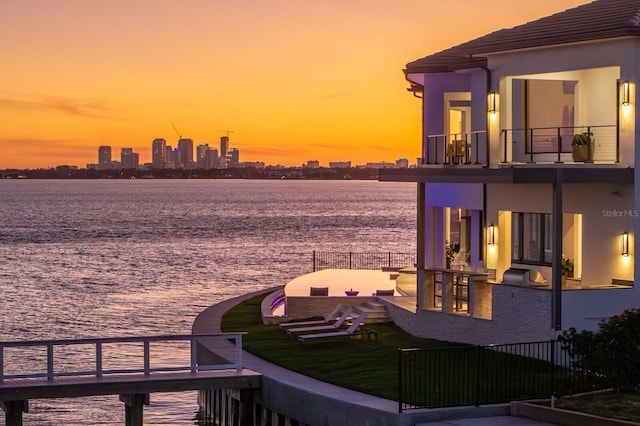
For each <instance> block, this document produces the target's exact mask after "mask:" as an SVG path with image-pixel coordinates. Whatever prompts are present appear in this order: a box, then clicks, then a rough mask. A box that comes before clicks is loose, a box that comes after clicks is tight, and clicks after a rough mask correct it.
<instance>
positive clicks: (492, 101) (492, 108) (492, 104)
mask: <svg viewBox="0 0 640 426" xmlns="http://www.w3.org/2000/svg"><path fill="white" fill-rule="evenodd" d="M497 97H498V94H497V93H496V92H490V93H489V97H488V98H487V111H488V112H489V113H490V114H495V113H496V111H497V108H496V104H497V102H498V100H497Z"/></svg>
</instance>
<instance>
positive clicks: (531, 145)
mask: <svg viewBox="0 0 640 426" xmlns="http://www.w3.org/2000/svg"><path fill="white" fill-rule="evenodd" d="M529 162H530V163H533V129H529Z"/></svg>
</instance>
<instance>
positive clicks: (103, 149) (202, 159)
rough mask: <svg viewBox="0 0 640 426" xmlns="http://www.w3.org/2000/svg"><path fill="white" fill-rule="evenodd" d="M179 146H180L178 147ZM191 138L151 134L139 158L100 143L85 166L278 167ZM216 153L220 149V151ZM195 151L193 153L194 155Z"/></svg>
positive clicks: (225, 140)
mask: <svg viewBox="0 0 640 426" xmlns="http://www.w3.org/2000/svg"><path fill="white" fill-rule="evenodd" d="M180 146H182V150H181V148H180ZM193 146H194V142H193V141H192V140H191V139H187V138H181V139H180V140H179V141H178V146H177V147H176V148H173V147H172V146H171V145H168V144H167V142H166V139H164V138H155V139H153V141H152V142H151V154H152V158H151V161H148V162H142V161H140V157H139V153H137V152H134V151H133V148H129V147H122V148H120V161H118V160H114V159H113V155H112V152H113V150H112V147H111V146H110V145H101V146H99V147H98V150H97V162H95V163H87V165H86V168H87V169H97V170H114V169H130V168H139V167H144V168H147V169H149V168H151V169H214V168H217V169H226V168H233V167H256V168H265V167H279V166H282V167H284V166H283V165H282V164H280V163H277V164H265V163H264V162H263V161H240V150H239V149H238V148H234V147H231V146H229V137H228V136H222V137H220V149H219V150H218V149H217V148H214V147H212V146H209V144H199V145H197V146H196V147H195V148H196V149H195V151H194V149H193ZM220 153H223V154H222V155H221V154H220ZM194 154H195V156H194ZM61 166H68V167H75V168H82V167H78V165H75V164H59V165H57V166H56V167H61ZM412 166H415V164H413V163H411V162H410V161H409V159H408V158H406V157H400V158H398V159H396V160H395V161H394V162H388V161H386V160H383V161H376V162H367V163H366V164H352V162H351V160H337V161H336V160H334V161H328V164H327V165H324V164H322V163H321V162H320V161H318V160H307V161H306V162H304V163H302V164H300V165H293V166H288V167H292V168H296V167H302V168H310V169H319V168H322V167H325V168H326V167H328V168H351V167H369V168H408V167H412Z"/></svg>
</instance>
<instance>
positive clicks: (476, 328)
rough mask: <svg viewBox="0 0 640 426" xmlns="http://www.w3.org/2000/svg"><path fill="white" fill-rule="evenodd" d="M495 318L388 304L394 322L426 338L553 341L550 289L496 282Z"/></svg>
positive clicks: (486, 341) (477, 342)
mask: <svg viewBox="0 0 640 426" xmlns="http://www.w3.org/2000/svg"><path fill="white" fill-rule="evenodd" d="M492 299H493V300H492V313H491V319H480V318H470V317H469V316H468V315H466V314H458V313H442V312H439V311H433V310H419V311H417V312H416V313H413V312H409V311H407V310H405V309H403V308H401V307H399V306H396V305H393V304H390V303H389V304H387V305H388V309H389V314H390V315H391V318H392V319H393V321H394V322H395V323H396V324H397V325H398V326H399V327H401V328H402V329H404V330H406V331H407V332H409V333H411V334H413V335H416V336H419V337H425V338H431V339H438V340H445V341H451V342H461V343H469V344H473V345H489V344H502V343H520V342H535V341H546V340H551V339H553V338H554V337H555V333H554V330H553V329H552V327H551V291H550V290H549V289H539V288H528V287H519V286H510V285H505V284H499V285H492Z"/></svg>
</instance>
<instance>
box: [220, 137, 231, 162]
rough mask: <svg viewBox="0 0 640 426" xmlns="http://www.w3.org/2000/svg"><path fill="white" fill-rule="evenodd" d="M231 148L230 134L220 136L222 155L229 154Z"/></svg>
mask: <svg viewBox="0 0 640 426" xmlns="http://www.w3.org/2000/svg"><path fill="white" fill-rule="evenodd" d="M228 149H229V136H221V137H220V157H222V158H224V157H226V156H227V150H228Z"/></svg>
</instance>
